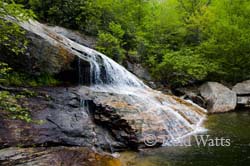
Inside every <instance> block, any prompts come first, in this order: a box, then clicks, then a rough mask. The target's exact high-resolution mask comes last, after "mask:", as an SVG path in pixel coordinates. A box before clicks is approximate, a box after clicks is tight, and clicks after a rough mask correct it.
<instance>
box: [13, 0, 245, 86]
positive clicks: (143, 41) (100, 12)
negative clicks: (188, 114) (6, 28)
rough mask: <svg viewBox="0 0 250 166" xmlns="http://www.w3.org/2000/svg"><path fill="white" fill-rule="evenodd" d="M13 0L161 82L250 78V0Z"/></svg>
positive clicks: (172, 83) (184, 82) (176, 82)
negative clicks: (130, 60) (137, 64)
mask: <svg viewBox="0 0 250 166" xmlns="http://www.w3.org/2000/svg"><path fill="white" fill-rule="evenodd" d="M16 2H19V3H22V4H24V5H25V6H26V7H28V8H31V9H33V10H34V11H35V12H36V14H37V15H38V16H39V18H40V19H42V20H44V21H46V22H50V23H54V24H59V25H62V26H65V27H70V28H74V29H78V30H81V31H83V32H85V33H88V34H91V35H95V36H97V38H98V43H97V49H98V50H99V51H101V52H103V53H104V54H106V55H108V56H109V57H111V58H113V59H114V60H116V61H117V62H119V63H122V62H123V61H124V60H125V59H126V58H128V57H131V56H133V57H136V59H137V60H138V61H140V62H141V63H143V64H144V65H145V66H147V67H148V68H149V69H150V71H151V74H152V75H153V76H154V78H155V79H157V80H159V81H161V82H164V83H168V84H171V85H175V84H176V85H178V84H180V85H184V84H187V83H189V82H192V81H195V80H205V79H210V80H214V81H230V82H237V81H241V80H243V79H250V69H249V65H250V47H249V45H250V24H249V22H250V7H249V6H250V1H248V0H240V1H233V0H230V1H229V0H150V1H149V0H148V1H146V0H122V1H121V0H94V1H93V0H76V1H72V0H70V1H62V0H55V1H51V0H29V1H25V0H16ZM10 33H11V32H10ZM14 48H15V47H14ZM126 55H129V56H128V57H126Z"/></svg>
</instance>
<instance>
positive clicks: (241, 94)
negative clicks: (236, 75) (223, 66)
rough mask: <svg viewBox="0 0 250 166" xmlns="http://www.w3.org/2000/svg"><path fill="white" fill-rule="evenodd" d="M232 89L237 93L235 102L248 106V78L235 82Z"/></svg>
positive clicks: (249, 99) (249, 102)
mask: <svg viewBox="0 0 250 166" xmlns="http://www.w3.org/2000/svg"><path fill="white" fill-rule="evenodd" d="M233 91H234V92H235V93H236V94H237V104H238V105H239V106H244V107H249V106H250V80H246V81H243V82H240V83H237V84H236V85H235V86H234V87H233Z"/></svg>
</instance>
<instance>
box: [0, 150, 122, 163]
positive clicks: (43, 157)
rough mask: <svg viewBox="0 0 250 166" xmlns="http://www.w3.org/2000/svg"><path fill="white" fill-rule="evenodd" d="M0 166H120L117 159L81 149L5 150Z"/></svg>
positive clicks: (2, 151)
mask: <svg viewBox="0 0 250 166" xmlns="http://www.w3.org/2000/svg"><path fill="white" fill-rule="evenodd" d="M0 165H7V166H8V165H9V166H34V165H35V166H48V165H53V166H70V165H72V166H73V165H75V166H120V165H121V163H120V161H119V160H118V159H115V158H114V157H112V156H110V155H108V154H101V153H97V152H95V151H93V150H91V149H89V148H83V147H50V148H44V147H37V148H7V149H2V150H0Z"/></svg>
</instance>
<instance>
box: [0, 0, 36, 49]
mask: <svg viewBox="0 0 250 166" xmlns="http://www.w3.org/2000/svg"><path fill="white" fill-rule="evenodd" d="M0 9H1V10H0V27H1V28H0V43H1V45H2V46H5V48H7V49H9V50H10V51H12V52H14V53H15V54H18V53H20V52H24V51H25V49H26V46H27V44H28V42H27V40H26V39H25V37H24V34H25V32H24V31H23V30H22V29H21V28H20V27H19V26H18V25H17V24H16V23H14V22H13V21H11V19H17V20H27V19H29V18H32V17H34V14H33V12H32V11H30V10H25V9H23V6H22V5H20V4H15V3H14V2H13V1H10V0H0Z"/></svg>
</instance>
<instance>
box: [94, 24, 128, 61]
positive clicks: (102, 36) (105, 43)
mask: <svg viewBox="0 0 250 166" xmlns="http://www.w3.org/2000/svg"><path fill="white" fill-rule="evenodd" d="M123 35H124V31H123V30H122V28H121V25H119V24H115V23H114V22H111V23H110V24H109V32H99V34H98V42H97V50H99V51H100V52H102V53H104V54H106V55H107V56H109V57H111V58H113V59H114V60H115V61H117V62H120V63H122V61H123V59H124V56H125V55H124V53H125V50H124V49H123V48H122V46H123V43H122V37H123Z"/></svg>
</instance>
